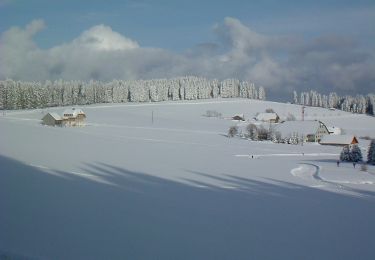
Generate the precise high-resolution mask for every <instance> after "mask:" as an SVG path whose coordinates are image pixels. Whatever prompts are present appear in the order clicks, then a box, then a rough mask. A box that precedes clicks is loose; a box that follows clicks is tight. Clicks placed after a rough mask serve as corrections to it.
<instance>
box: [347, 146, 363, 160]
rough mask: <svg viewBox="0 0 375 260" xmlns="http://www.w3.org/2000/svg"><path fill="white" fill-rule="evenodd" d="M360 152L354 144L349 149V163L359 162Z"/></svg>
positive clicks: (360, 158)
mask: <svg viewBox="0 0 375 260" xmlns="http://www.w3.org/2000/svg"><path fill="white" fill-rule="evenodd" d="M362 159H363V157H362V152H361V149H360V148H359V146H358V145H356V144H354V145H352V146H351V148H350V161H352V162H360V161H362Z"/></svg>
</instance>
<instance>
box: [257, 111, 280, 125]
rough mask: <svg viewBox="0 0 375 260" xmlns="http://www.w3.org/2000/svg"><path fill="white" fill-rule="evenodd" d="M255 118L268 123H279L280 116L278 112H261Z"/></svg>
mask: <svg viewBox="0 0 375 260" xmlns="http://www.w3.org/2000/svg"><path fill="white" fill-rule="evenodd" d="M255 120H257V121H263V122H268V123H278V122H279V121H280V117H279V116H278V115H277V114H276V113H259V114H258V115H257V116H256V117H255Z"/></svg>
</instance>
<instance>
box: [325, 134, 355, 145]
mask: <svg viewBox="0 0 375 260" xmlns="http://www.w3.org/2000/svg"><path fill="white" fill-rule="evenodd" d="M353 141H354V143H358V141H357V138H356V137H355V136H354V135H324V136H323V137H322V139H321V140H320V142H319V143H320V144H338V145H349V144H352V143H353Z"/></svg>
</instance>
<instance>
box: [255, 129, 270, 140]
mask: <svg viewBox="0 0 375 260" xmlns="http://www.w3.org/2000/svg"><path fill="white" fill-rule="evenodd" d="M268 137H269V131H268V130H267V129H266V128H265V127H264V126H260V127H259V128H258V140H267V139H268Z"/></svg>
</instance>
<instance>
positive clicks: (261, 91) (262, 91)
mask: <svg viewBox="0 0 375 260" xmlns="http://www.w3.org/2000/svg"><path fill="white" fill-rule="evenodd" d="M258 99H259V100H266V91H265V89H264V88H263V87H259V90H258Z"/></svg>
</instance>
